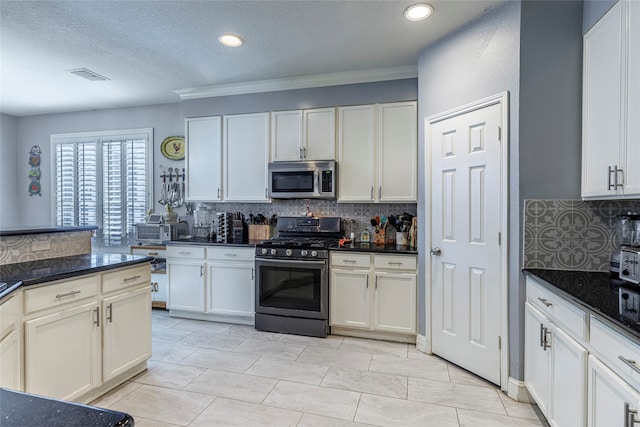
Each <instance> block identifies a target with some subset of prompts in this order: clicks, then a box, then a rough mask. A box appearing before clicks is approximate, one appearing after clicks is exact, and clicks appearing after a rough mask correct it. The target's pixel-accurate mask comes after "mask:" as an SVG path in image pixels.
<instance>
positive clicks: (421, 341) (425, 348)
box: [416, 335, 431, 354]
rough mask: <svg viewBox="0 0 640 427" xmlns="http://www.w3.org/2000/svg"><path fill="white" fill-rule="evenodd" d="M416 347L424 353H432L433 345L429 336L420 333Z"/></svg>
mask: <svg viewBox="0 0 640 427" xmlns="http://www.w3.org/2000/svg"><path fill="white" fill-rule="evenodd" d="M416 348H417V349H418V350H420V351H421V352H423V353H426V354H431V346H430V345H429V343H428V341H427V337H426V336H424V335H418V336H417V337H416Z"/></svg>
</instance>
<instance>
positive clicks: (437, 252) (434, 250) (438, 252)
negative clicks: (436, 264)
mask: <svg viewBox="0 0 640 427" xmlns="http://www.w3.org/2000/svg"><path fill="white" fill-rule="evenodd" d="M429 253H430V254H431V255H435V256H440V255H442V250H441V249H440V248H431V251H430V252H429Z"/></svg>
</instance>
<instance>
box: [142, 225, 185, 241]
mask: <svg viewBox="0 0 640 427" xmlns="http://www.w3.org/2000/svg"><path fill="white" fill-rule="evenodd" d="M134 227H135V237H134V239H135V242H137V244H138V245H158V244H161V243H163V242H167V241H170V240H178V239H182V238H183V237H185V236H186V235H187V234H189V224H187V223H186V222H179V223H177V224H146V223H139V224H134Z"/></svg>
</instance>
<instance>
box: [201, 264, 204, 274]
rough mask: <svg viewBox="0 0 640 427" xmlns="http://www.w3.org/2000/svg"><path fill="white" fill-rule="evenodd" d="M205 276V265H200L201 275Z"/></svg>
mask: <svg viewBox="0 0 640 427" xmlns="http://www.w3.org/2000/svg"><path fill="white" fill-rule="evenodd" d="M202 276H204V265H201V266H200V277H202Z"/></svg>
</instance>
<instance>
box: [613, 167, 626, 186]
mask: <svg viewBox="0 0 640 427" xmlns="http://www.w3.org/2000/svg"><path fill="white" fill-rule="evenodd" d="M618 172H620V173H621V175H620V184H618ZM615 173H616V179H615V180H614V181H615V184H616V188H617V187H624V170H623V169H618V166H616V172H615Z"/></svg>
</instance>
